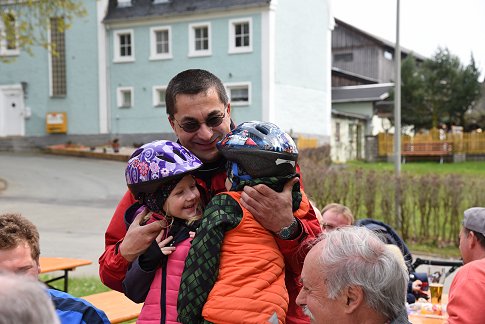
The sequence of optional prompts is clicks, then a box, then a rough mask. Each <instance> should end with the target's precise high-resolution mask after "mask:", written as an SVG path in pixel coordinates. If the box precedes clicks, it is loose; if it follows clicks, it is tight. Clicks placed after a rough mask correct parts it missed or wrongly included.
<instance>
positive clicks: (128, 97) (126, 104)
mask: <svg viewBox="0 0 485 324" xmlns="http://www.w3.org/2000/svg"><path fill="white" fill-rule="evenodd" d="M116 94H117V98H116V99H117V103H118V108H130V107H133V87H119V88H118V89H116Z"/></svg>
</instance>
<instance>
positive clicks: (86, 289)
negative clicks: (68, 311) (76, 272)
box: [39, 275, 110, 297]
mask: <svg viewBox="0 0 485 324" xmlns="http://www.w3.org/2000/svg"><path fill="white" fill-rule="evenodd" d="M52 277H53V276H52V275H40V276H39V278H40V280H42V281H45V280H48V279H50V278H52ZM50 285H51V286H52V287H53V288H56V289H60V290H62V289H64V281H63V280H57V281H54V282H51V283H50ZM68 289H69V294H71V295H73V296H75V297H82V296H87V295H92V294H96V293H99V292H103V291H108V290H110V289H109V288H108V287H106V286H105V285H104V284H103V283H102V282H101V280H100V279H99V278H98V277H94V276H93V277H72V276H71V277H69V285H68Z"/></svg>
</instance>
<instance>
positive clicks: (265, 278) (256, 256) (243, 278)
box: [202, 192, 288, 323]
mask: <svg viewBox="0 0 485 324" xmlns="http://www.w3.org/2000/svg"><path fill="white" fill-rule="evenodd" d="M224 194H225V195H229V196H231V197H232V198H234V200H236V201H237V202H238V203H239V201H240V198H241V194H240V193H239V192H226V193H224ZM241 208H242V206H241ZM242 210H243V217H242V220H241V222H240V223H239V225H238V226H237V227H236V228H234V229H232V230H230V231H228V232H226V234H225V236H224V241H223V243H222V247H221V252H220V265H219V276H218V277H217V281H216V283H215V285H214V287H213V288H212V290H211V292H210V293H209V296H208V298H207V301H206V303H205V305H204V309H203V311H202V315H203V317H204V319H205V320H207V321H210V322H212V323H229V322H233V323H266V322H267V321H268V320H269V319H270V317H271V316H273V314H274V313H276V315H277V316H278V321H279V323H285V317H286V312H287V310H288V292H287V290H286V286H285V263H284V259H283V255H282V254H281V252H280V250H279V248H278V245H277V244H276V242H275V239H274V237H273V234H271V233H270V232H269V231H268V230H266V229H265V228H264V227H263V226H261V225H260V224H259V223H258V222H257V221H256V220H255V219H254V217H253V216H252V215H251V213H250V212H249V211H248V210H247V209H244V208H242Z"/></svg>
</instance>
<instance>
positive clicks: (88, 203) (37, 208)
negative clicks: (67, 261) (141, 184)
mask: <svg viewBox="0 0 485 324" xmlns="http://www.w3.org/2000/svg"><path fill="white" fill-rule="evenodd" d="M124 168H125V163H124V162H116V161H108V160H99V159H87V158H74V157H66V156H57V155H44V154H20V153H11V152H0V179H3V180H4V181H2V184H0V186H3V187H5V186H6V188H4V190H1V191H0V212H2V213H3V212H20V213H22V214H23V215H24V216H26V217H28V218H29V219H30V220H32V222H33V223H34V224H36V225H37V227H38V228H39V232H40V237H41V254H42V255H45V256H62V257H75V258H84V259H89V260H91V261H93V264H92V265H90V266H85V267H80V268H78V269H77V270H76V271H75V272H74V273H73V275H97V273H98V263H97V260H98V257H99V256H100V254H101V253H102V251H103V250H104V232H105V230H106V227H107V226H108V223H109V221H110V219H111V216H112V213H113V211H114V209H115V207H116V205H117V203H118V201H119V199H120V198H121V197H122V195H123V193H124V192H125V190H126V185H125V183H124V176H123V175H124ZM0 189H1V188H0Z"/></svg>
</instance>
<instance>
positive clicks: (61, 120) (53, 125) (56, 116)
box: [45, 112, 67, 134]
mask: <svg viewBox="0 0 485 324" xmlns="http://www.w3.org/2000/svg"><path fill="white" fill-rule="evenodd" d="M45 129H46V132H47V133H49V134H52V133H64V134H65V133H67V113H65V112H50V113H47V115H46V117H45Z"/></svg>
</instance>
